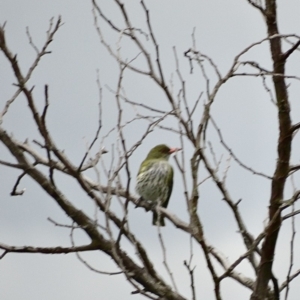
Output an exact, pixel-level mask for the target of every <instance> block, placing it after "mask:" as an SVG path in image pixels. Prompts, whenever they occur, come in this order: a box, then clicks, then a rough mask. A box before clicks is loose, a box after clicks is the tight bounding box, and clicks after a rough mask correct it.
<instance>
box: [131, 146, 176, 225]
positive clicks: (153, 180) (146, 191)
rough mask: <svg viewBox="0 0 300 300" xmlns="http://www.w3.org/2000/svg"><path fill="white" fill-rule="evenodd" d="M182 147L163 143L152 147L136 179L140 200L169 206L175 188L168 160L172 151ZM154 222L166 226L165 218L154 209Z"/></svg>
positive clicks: (136, 188)
mask: <svg viewBox="0 0 300 300" xmlns="http://www.w3.org/2000/svg"><path fill="white" fill-rule="evenodd" d="M178 150H180V148H169V147H168V146H166V145H164V144H161V145H157V146H155V147H154V148H152V149H151V150H150V151H149V153H148V155H147V157H146V158H145V160H144V161H143V162H142V163H141V166H140V168H139V171H138V174H137V179H136V187H135V190H136V192H137V193H138V194H139V195H140V197H141V198H140V201H141V200H146V201H150V202H151V203H152V204H154V205H160V206H162V207H165V208H166V207H167V206H168V203H169V199H170V196H171V193H172V189H173V173H174V172H173V168H172V166H171V165H170V163H169V162H168V160H169V157H170V155H171V154H172V153H174V152H176V151H178ZM152 224H153V225H155V226H165V221H164V218H163V217H162V216H161V215H160V214H158V213H157V211H153V218H152Z"/></svg>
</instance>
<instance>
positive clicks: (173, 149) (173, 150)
mask: <svg viewBox="0 0 300 300" xmlns="http://www.w3.org/2000/svg"><path fill="white" fill-rule="evenodd" d="M180 150H181V148H171V149H170V151H169V153H170V154H172V153H174V152H177V151H180Z"/></svg>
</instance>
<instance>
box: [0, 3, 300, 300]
mask: <svg viewBox="0 0 300 300" xmlns="http://www.w3.org/2000/svg"><path fill="white" fill-rule="evenodd" d="M100 2H101V1H96V0H92V4H93V16H94V25H95V29H96V30H97V33H98V36H99V38H100V41H101V43H102V45H103V46H104V47H105V48H106V49H107V51H108V52H109V53H110V55H111V56H112V57H113V58H114V59H115V61H116V62H117V64H118V66H119V76H118V83H117V88H116V89H115V90H113V89H110V90H111V92H113V93H114V95H115V100H116V104H117V108H118V109H117V113H118V121H117V124H116V126H115V127H114V128H113V129H112V130H111V131H110V132H109V133H108V134H107V135H104V134H103V131H102V102H103V101H104V100H103V97H102V86H101V84H100V81H99V80H98V81H97V82H98V88H99V108H100V114H99V126H98V129H97V131H96V133H95V137H94V139H93V141H92V142H91V143H90V144H89V145H88V146H87V149H86V153H85V155H84V156H83V158H82V160H81V162H80V163H79V164H77V165H75V164H74V163H73V162H72V161H71V159H70V158H69V157H68V156H67V155H66V154H65V153H64V151H63V150H62V149H61V148H60V146H59V145H57V144H56V143H55V141H54V139H53V137H52V135H51V132H50V130H49V128H48V126H47V117H48V115H47V112H48V108H49V105H50V102H51V101H50V96H49V88H48V86H47V85H46V86H45V87H44V106H43V109H42V110H40V109H38V106H37V103H36V99H35V95H34V89H33V87H32V86H29V84H28V81H29V79H30V78H31V75H32V74H33V72H34V71H35V70H36V68H37V66H38V63H39V62H40V60H41V59H42V58H43V57H44V56H45V55H47V54H50V50H49V47H50V44H51V43H52V42H53V40H54V37H55V35H56V33H57V32H58V31H59V29H60V26H61V24H62V23H61V22H62V21H61V19H60V18H58V19H56V20H55V19H53V20H51V22H50V26H49V29H48V31H47V39H46V42H45V43H44V45H43V46H42V48H41V49H39V48H38V47H37V46H36V45H35V44H34V42H33V38H32V37H31V35H30V33H29V32H28V37H29V43H30V45H31V46H32V47H33V48H34V50H35V51H36V58H35V60H34V61H33V62H32V65H31V66H30V68H28V70H26V71H24V70H22V69H21V67H20V64H19V61H18V58H17V55H16V54H15V50H13V49H11V47H10V45H9V43H8V42H7V40H6V36H5V26H4V25H3V26H2V27H1V28H0V49H1V52H2V54H3V55H4V57H5V58H6V60H7V61H8V62H9V63H10V66H11V70H12V71H13V74H14V76H15V80H16V84H15V86H16V91H15V93H14V94H13V95H12V96H11V98H10V99H9V100H7V101H6V103H5V105H4V106H3V107H2V111H1V114H0V120H1V126H0V140H1V143H2V144H3V145H4V146H5V147H6V148H7V150H8V151H9V152H10V154H11V156H12V158H14V160H15V161H13V160H11V161H6V160H3V159H1V160H0V163H1V164H2V165H4V166H6V167H8V168H15V169H18V170H20V175H19V176H18V178H16V183H15V185H14V186H13V188H12V192H11V195H12V196H22V195H23V194H24V192H25V191H24V190H22V189H21V190H20V189H19V186H20V182H21V181H22V179H23V178H24V177H25V176H29V177H31V178H32V179H33V180H34V181H35V182H36V183H37V184H38V185H39V186H40V187H41V188H42V189H43V190H44V192H45V193H46V194H48V195H49V196H50V197H51V198H52V199H53V201H55V202H56V203H57V204H58V205H59V206H60V208H61V209H62V210H63V211H64V212H65V213H66V214H67V216H68V217H69V219H70V220H71V225H66V224H59V223H58V222H56V221H55V220H52V219H49V221H50V222H52V223H53V224H54V225H57V226H61V227H66V228H68V229H69V230H70V232H71V235H70V236H71V246H70V247H61V246H57V247H53V248H49V247H46V248H45V247H30V246H15V245H6V244H4V243H1V244H0V248H1V249H2V250H3V251H2V254H1V256H0V258H1V259H4V257H5V256H6V255H8V254H9V253H45V254H49V253H51V254H61V253H76V254H77V255H78V258H79V259H80V260H81V261H82V262H83V263H84V264H86V265H87V266H88V267H89V268H90V269H91V270H93V271H96V272H100V273H103V274H109V275H112V274H124V275H125V277H126V279H127V281H128V282H129V283H130V284H131V285H132V286H133V292H132V293H133V294H142V295H144V296H145V297H146V298H149V299H196V295H197V285H198V284H199V281H198V280H197V278H195V273H194V268H195V265H193V262H192V257H193V253H192V252H191V254H190V260H189V261H188V260H187V261H184V265H185V267H186V269H187V271H188V272H187V275H188V276H189V278H190V288H191V295H192V296H190V295H183V294H181V293H180V292H179V291H178V289H177V286H176V281H175V279H174V276H173V273H172V271H171V268H170V266H169V264H168V260H167V255H166V248H165V244H164V239H163V236H162V234H161V229H160V228H158V236H159V240H160V243H161V246H162V249H163V253H164V265H165V267H166V270H167V272H168V274H169V276H170V282H171V284H170V283H168V282H167V281H166V280H165V279H163V277H162V276H161V274H159V271H158V269H157V267H156V266H155V265H154V263H153V262H152V261H151V255H150V254H149V253H148V251H147V249H146V248H145V246H144V245H143V244H142V242H140V241H139V239H138V238H137V237H136V235H135V233H134V231H135V230H134V228H132V227H131V226H130V220H129V218H128V211H129V207H130V206H131V205H132V204H133V205H136V204H137V203H138V198H137V196H136V195H135V194H134V193H133V188H132V184H131V179H132V170H131V166H130V163H129V159H130V158H131V157H132V156H133V155H134V153H135V150H136V149H137V148H138V147H140V145H141V144H142V143H143V141H144V140H145V139H147V137H148V135H149V134H150V133H151V132H152V131H154V130H164V131H167V132H171V133H172V134H175V135H177V136H178V140H179V141H180V142H181V147H182V149H183V151H182V152H181V153H178V154H177V155H176V157H175V161H176V165H177V172H180V173H181V176H182V182H183V187H184V190H183V191H182V195H176V197H184V199H185V202H186V208H187V211H188V214H189V221H188V222H185V221H183V220H182V219H181V216H179V215H175V214H174V213H172V212H171V211H170V210H168V209H164V208H161V207H159V208H153V207H150V206H149V205H148V204H147V203H140V206H141V207H142V208H138V209H140V210H142V209H143V208H144V209H145V211H148V210H153V209H158V210H159V213H161V214H162V215H164V216H165V217H166V218H167V219H168V220H169V222H170V223H172V224H173V225H174V226H175V227H176V228H177V229H178V230H179V231H182V232H184V233H185V234H186V235H187V236H189V237H190V238H191V243H193V244H194V245H195V244H196V245H197V246H199V248H200V249H201V250H202V253H203V256H204V258H205V261H206V266H205V267H207V268H208V270H209V273H210V275H211V278H212V281H213V284H214V295H215V299H218V300H221V299H224V297H223V296H222V283H223V281H224V280H225V279H227V278H231V279H233V281H234V282H235V283H236V284H239V285H241V286H243V287H245V288H246V289H249V290H250V291H251V297H250V299H251V300H265V299H270V300H271V299H276V300H277V299H279V298H280V295H284V296H282V297H285V299H288V294H289V289H290V283H291V281H293V280H294V279H295V278H297V276H298V275H299V274H300V269H299V270H297V271H293V270H292V266H293V256H294V255H296V254H297V253H296V251H294V248H293V247H294V246H293V243H294V239H295V233H296V229H295V225H293V229H292V237H291V245H292V248H291V254H290V255H291V260H290V268H289V272H288V275H287V276H286V280H285V281H284V282H279V281H278V280H277V276H276V274H274V272H273V271H272V266H273V264H274V260H275V257H274V252H275V248H276V245H277V241H278V235H279V231H280V228H281V227H282V224H283V222H285V221H286V220H291V219H292V220H293V224H294V221H295V217H296V216H297V215H298V214H299V212H300V210H296V209H295V203H296V201H297V200H298V198H299V196H300V190H299V189H297V185H296V184H295V186H294V194H293V196H292V197H291V198H290V199H285V198H284V190H285V187H286V183H287V180H288V179H291V178H292V175H293V174H296V172H298V171H299V169H300V166H299V165H297V164H296V165H293V164H292V163H291V153H292V152H291V150H292V142H293V139H294V137H295V136H296V134H297V132H298V130H299V128H300V123H294V124H293V123H292V121H291V108H290V102H289V96H288V84H287V81H288V82H291V81H293V82H296V84H297V82H299V79H300V77H298V76H297V74H296V75H295V74H292V75H290V74H287V73H286V68H285V67H286V64H287V62H288V59H289V58H290V57H291V55H293V54H295V52H296V50H299V45H300V36H298V35H296V34H294V33H293V34H281V33H280V32H279V30H278V25H277V7H276V1H275V0H265V1H255V0H247V2H248V3H249V9H256V10H257V12H258V13H259V14H261V15H262V17H263V19H264V21H265V24H266V28H267V35H266V37H265V38H263V39H261V40H259V41H257V42H255V43H252V44H251V45H249V46H248V47H246V48H245V49H244V50H243V51H241V52H240V53H237V54H236V56H235V58H234V60H233V61H232V63H231V66H230V67H229V69H228V70H227V72H226V73H225V75H222V74H221V71H220V70H219V68H218V66H217V64H216V63H215V62H214V60H213V59H212V58H211V57H210V56H208V55H206V54H204V53H202V52H201V49H198V48H197V46H196V40H195V36H194V34H192V37H191V40H192V45H191V46H190V47H188V46H187V48H186V51H185V52H184V53H177V50H176V48H175V47H174V49H173V50H174V69H175V71H176V73H175V74H176V76H177V79H178V81H179V82H180V88H179V89H178V90H177V91H176V90H174V89H173V86H172V81H171V83H169V82H168V81H167V79H166V76H167V75H166V74H165V71H164V68H163V62H162V58H161V53H160V46H159V41H158V40H157V39H156V35H155V32H154V30H153V27H152V23H151V14H150V11H149V10H148V8H147V6H146V4H145V1H143V0H141V2H140V4H141V11H143V12H144V18H145V25H146V26H145V27H146V30H144V29H141V28H138V27H136V26H135V24H134V23H133V22H132V21H131V19H130V16H129V13H128V11H127V8H126V6H125V5H124V4H123V3H122V2H121V1H119V0H114V3H115V5H116V6H117V7H118V8H119V9H120V12H121V15H122V18H123V24H124V25H123V26H121V25H118V24H119V22H118V23H117V22H115V20H114V16H110V15H107V14H106V12H105V11H103V10H102V7H101V4H100ZM104 25H105V26H108V27H109V28H110V30H111V32H112V33H116V34H117V35H118V36H119V38H118V43H117V45H116V46H113V45H112V44H110V42H108V41H107V40H106V38H105V36H104V35H103V30H102V26H104ZM123 40H127V41H126V42H129V43H131V46H132V49H135V50H133V52H132V53H133V55H132V57H130V58H127V57H125V58H124V55H123V54H122V42H123ZM283 43H285V44H286V45H288V48H287V50H285V51H284V50H283V46H282V44H283ZM263 44H268V45H269V47H270V58H271V59H272V62H273V65H272V68H270V69H268V68H267V67H265V66H264V65H262V64H261V63H259V62H258V61H255V60H253V61H251V60H247V59H245V58H244V57H245V56H246V54H248V53H249V51H250V50H252V49H253V48H257V47H260V46H261V45H263ZM136 49H137V51H136ZM152 49H154V51H152ZM134 51H136V53H134ZM179 55H180V57H184V59H185V63H187V64H188V65H189V68H190V72H191V74H193V73H195V76H199V77H200V78H199V80H200V79H201V80H202V81H204V82H205V88H204V90H199V97H198V99H195V100H192V101H191V99H188V95H187V94H188V93H187V87H186V81H185V79H184V76H183V74H182V72H181V69H180V64H179V60H180V59H179ZM139 59H140V60H143V64H139V63H137V60H139ZM141 65H142V66H143V67H142V66H141ZM196 70H197V72H196ZM129 71H130V72H134V73H136V74H138V75H139V76H144V77H145V78H147V79H149V80H151V81H152V82H154V84H155V85H156V86H158V87H159V88H160V89H161V91H162V92H163V94H164V96H165V98H164V101H165V102H166V104H167V105H168V107H169V109H167V110H164V109H162V108H160V107H154V106H152V105H149V103H143V102H142V101H140V102H135V101H133V100H131V99H129V98H128V97H127V96H126V92H125V89H124V87H123V80H124V77H126V74H127V72H129ZM212 72H213V76H212V77H213V78H216V79H212V78H211V76H210V75H209V74H212ZM239 77H247V78H250V77H256V78H260V79H261V84H262V86H263V87H264V89H265V90H266V92H267V93H266V95H267V97H268V98H269V99H270V100H271V101H270V105H273V106H275V107H276V110H277V116H278V124H279V127H278V128H277V127H276V128H275V129H274V130H276V131H278V143H277V161H276V163H275V166H274V172H273V174H272V175H268V174H266V173H264V172H262V171H260V170H255V169H254V168H252V167H251V166H248V165H247V164H246V163H245V162H243V160H241V159H240V158H239V157H238V155H236V154H235V152H234V149H232V148H231V147H230V145H228V143H227V142H226V140H225V137H224V135H223V133H222V128H220V127H219V126H218V120H215V119H214V118H213V115H212V114H211V108H212V107H213V105H214V103H215V101H216V97H217V95H218V93H219V90H220V89H221V87H223V86H224V85H226V84H227V83H228V82H229V81H233V80H235V79H236V78H239ZM20 95H23V96H25V99H26V101H27V104H28V107H29V112H30V113H31V114H32V118H33V120H34V122H35V126H36V128H37V129H38V132H39V136H40V138H39V140H37V139H35V140H32V139H31V137H30V136H28V140H26V141H25V142H21V141H19V140H17V139H16V138H15V137H13V136H12V135H11V134H9V133H8V132H7V130H6V128H5V117H6V115H8V114H9V113H10V108H11V105H12V103H17V102H18V99H19V98H20ZM191 103H192V104H191ZM201 103H203V106H201ZM124 104H129V105H131V106H132V107H133V108H134V109H135V114H136V115H135V116H134V117H133V118H132V119H131V120H130V121H124V118H123V105H124ZM164 107H166V106H165V105H164ZM169 119H172V120H176V124H177V127H172V126H169V125H167V124H168V123H167V122H166V121H167V120H169ZM139 120H143V121H146V122H147V124H148V125H147V127H146V130H145V132H144V134H143V135H142V136H140V137H138V138H137V140H136V143H135V144H134V145H133V146H128V143H127V142H126V134H125V132H124V130H125V129H126V127H127V126H128V125H129V124H132V123H134V122H137V121H139ZM112 131H114V132H117V135H118V141H117V142H116V144H115V148H114V149H111V148H110V145H107V144H106V137H107V136H108V135H109V134H110V133H111V132H112ZM212 132H213V134H216V135H217V140H216V139H214V143H212V142H211V139H210V134H212ZM15 135H17V132H16V133H15ZM99 141H100V147H99V148H98V149H99V150H98V151H96V152H97V153H96V154H93V155H92V154H91V150H92V149H94V148H95V147H96V146H97V145H99ZM216 144H217V145H216ZM219 146H222V147H223V150H224V153H225V154H226V155H227V156H228V157H229V158H230V159H231V161H233V162H235V163H236V164H237V165H238V166H239V167H240V168H242V169H244V170H246V171H247V172H250V173H252V174H253V175H254V176H258V177H261V178H263V179H264V180H267V181H268V182H270V185H271V191H270V197H269V200H268V201H269V208H268V218H267V222H266V224H265V227H264V230H263V231H262V232H261V233H260V234H259V235H257V236H255V235H254V234H253V233H251V232H250V231H249V229H248V228H247V225H246V223H245V221H244V220H243V216H242V213H241V211H240V206H239V204H240V200H236V199H234V198H233V197H232V196H231V193H230V190H229V188H228V186H227V183H226V178H227V175H228V174H227V173H228V170H229V168H230V160H227V162H226V163H225V164H226V166H225V167H224V164H222V163H223V162H222V161H221V159H219V158H218V157H217V155H216V154H215V149H216V147H219ZM190 147H192V155H191V156H190V157H187V154H186V149H187V148H189V149H190ZM107 152H109V153H107ZM109 154H111V156H110V157H111V160H110V161H108V159H106V157H108V155H109ZM189 164H190V165H189ZM90 170H93V171H94V172H95V174H96V178H97V179H96V180H92V179H91V178H90V177H88V176H87V171H90ZM204 170H205V171H204ZM59 173H62V174H64V175H66V176H69V177H70V178H72V179H73V180H74V181H75V182H76V183H77V184H78V185H79V186H80V188H81V189H82V190H83V191H84V192H85V194H86V197H87V198H89V199H91V200H92V201H93V202H94V203H95V206H96V208H97V212H96V213H95V215H94V216H90V215H89V214H88V213H87V212H85V211H82V210H79V209H77V208H76V206H75V205H74V204H73V202H72V199H68V198H67V196H66V195H65V193H64V191H63V190H62V189H61V188H60V187H59V184H57V180H58V179H57V174H59ZM200 173H201V174H207V176H206V177H205V178H203V177H201V176H200V175H199V174H200ZM208 181H210V182H211V183H213V184H214V185H212V188H214V189H217V190H218V191H219V193H220V194H221V195H222V199H223V200H224V201H225V203H226V204H227V206H228V208H229V209H230V210H231V211H232V215H233V218H234V220H235V222H236V226H237V229H238V234H239V238H240V239H241V240H242V242H243V244H244V247H245V251H244V253H241V254H240V256H239V257H236V259H235V260H233V261H229V259H227V258H226V257H225V256H224V255H222V252H221V251H222V249H217V247H215V246H214V245H213V244H211V243H210V242H209V236H207V234H206V233H205V224H204V223H203V220H202V219H201V216H200V213H199V210H200V209H199V199H200V194H199V190H200V188H201V186H202V185H203V184H205V183H206V182H208ZM124 182H125V183H124ZM190 183H191V184H190ZM116 203H117V204H116ZM116 205H118V206H119V208H121V211H122V213H119V208H118V209H117V210H118V212H116ZM133 205H132V207H133ZM291 207H292V208H293V209H292V210H291V212H290V213H285V211H286V209H287V208H291ZM76 230H81V231H84V232H85V233H86V235H87V236H88V237H89V239H90V242H89V243H88V244H86V245H79V246H78V245H76V244H75V241H74V238H73V233H74V231H76ZM124 240H126V242H127V243H129V244H130V245H131V246H132V247H133V249H134V253H132V252H128V251H127V248H126V246H124V243H123V241H124ZM85 251H101V252H103V253H105V254H107V256H109V257H110V258H111V259H112V260H113V261H114V262H115V264H116V265H117V266H118V268H119V271H118V272H116V273H110V272H105V271H99V270H96V269H95V268H94V267H93V266H92V265H91V264H89V263H88V262H86V261H85V260H84V259H83V258H82V257H81V256H80V253H82V252H85ZM242 262H243V263H245V262H247V264H248V265H249V267H250V268H251V269H252V271H253V274H254V276H253V277H252V278H250V277H248V276H245V275H244V274H242V273H240V272H238V271H237V267H238V266H239V265H240V264H241V263H242ZM197 267H198V268H203V267H204V266H197Z"/></svg>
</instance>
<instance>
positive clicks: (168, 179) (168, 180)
mask: <svg viewBox="0 0 300 300" xmlns="http://www.w3.org/2000/svg"><path fill="white" fill-rule="evenodd" d="M173 174H174V171H173V168H172V166H171V165H170V170H169V175H168V176H167V180H166V184H167V185H168V187H169V190H168V196H167V198H166V200H165V201H164V202H163V203H162V206H163V207H167V206H168V203H169V200H170V197H171V194H172V190H173Z"/></svg>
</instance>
